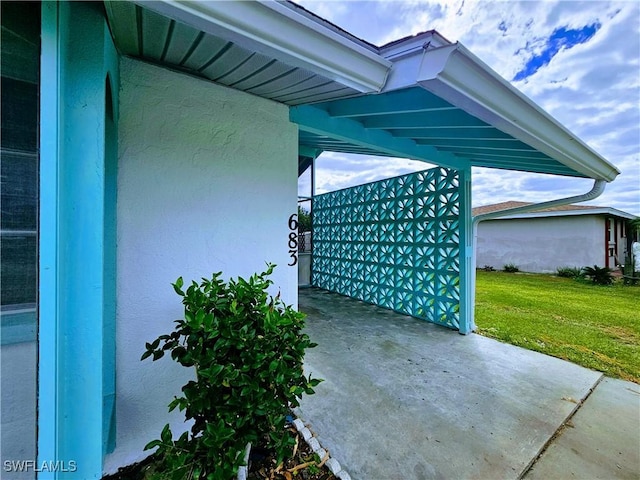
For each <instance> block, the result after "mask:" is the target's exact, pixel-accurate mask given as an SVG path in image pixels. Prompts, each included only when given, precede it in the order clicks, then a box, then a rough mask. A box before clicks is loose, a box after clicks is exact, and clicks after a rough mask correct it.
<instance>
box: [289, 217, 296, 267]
mask: <svg viewBox="0 0 640 480" xmlns="http://www.w3.org/2000/svg"><path fill="white" fill-rule="evenodd" d="M289 230H291V232H289V244H288V245H289V255H291V263H289V264H288V265H289V266H290V267H293V266H294V265H295V264H297V263H298V214H296V213H294V214H293V215H291V216H290V217H289Z"/></svg>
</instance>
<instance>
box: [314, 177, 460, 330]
mask: <svg viewBox="0 0 640 480" xmlns="http://www.w3.org/2000/svg"><path fill="white" fill-rule="evenodd" d="M459 180H460V179H459V175H458V172H457V171H455V170H449V169H446V168H434V169H431V170H426V171H423V172H418V173H412V174H409V175H405V176H402V177H397V178H391V179H387V180H382V181H379V182H374V183H369V184H366V185H360V186H357V187H353V188H348V189H344V190H338V191H336V192H331V193H327V194H323V195H318V196H316V197H315V198H314V202H313V257H312V258H313V261H312V262H313V263H312V279H311V283H312V285H314V286H317V287H319V288H323V289H325V290H329V291H332V292H336V293H340V294H342V295H347V296H350V297H353V298H356V299H359V300H363V301H365V302H368V303H372V304H375V305H378V306H381V307H385V308H389V309H392V310H395V311H397V312H400V313H404V314H407V315H411V316H414V317H417V318H421V319H424V320H428V321H430V322H434V323H437V324H440V325H444V326H447V327H450V328H455V329H457V328H458V327H459V320H460V314H459V311H460V289H459V285H460V246H459V238H460V236H459V228H460V222H459V214H460V190H459V189H460V181H459Z"/></svg>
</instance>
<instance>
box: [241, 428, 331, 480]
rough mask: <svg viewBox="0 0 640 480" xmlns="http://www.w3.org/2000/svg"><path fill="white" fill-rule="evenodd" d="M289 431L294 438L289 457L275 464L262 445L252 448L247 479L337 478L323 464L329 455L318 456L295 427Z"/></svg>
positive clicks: (317, 479)
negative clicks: (291, 453) (292, 448)
mask: <svg viewBox="0 0 640 480" xmlns="http://www.w3.org/2000/svg"><path fill="white" fill-rule="evenodd" d="M289 432H291V435H292V436H294V437H295V439H296V446H295V447H294V450H293V455H292V456H291V458H288V459H286V460H285V461H284V462H283V463H282V464H281V465H276V460H275V458H273V456H271V455H270V454H269V453H268V452H267V451H265V450H264V449H263V448H262V447H260V446H257V447H254V448H252V454H251V455H252V458H250V460H249V474H248V477H247V478H248V480H296V479H302V480H337V477H336V476H335V475H334V474H333V473H331V471H330V470H329V468H328V467H327V466H326V465H325V462H326V461H327V460H328V459H329V455H328V454H327V456H326V457H325V458H318V456H317V455H316V454H315V453H313V451H312V450H311V448H310V447H309V445H308V444H307V442H305V440H304V439H303V438H302V435H300V433H298V431H297V430H296V429H295V427H291V428H289Z"/></svg>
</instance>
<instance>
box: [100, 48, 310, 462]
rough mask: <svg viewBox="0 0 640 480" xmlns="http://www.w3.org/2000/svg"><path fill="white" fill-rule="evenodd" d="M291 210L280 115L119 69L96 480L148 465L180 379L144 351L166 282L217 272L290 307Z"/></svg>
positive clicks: (161, 324)
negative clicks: (100, 464) (114, 232)
mask: <svg viewBox="0 0 640 480" xmlns="http://www.w3.org/2000/svg"><path fill="white" fill-rule="evenodd" d="M296 211H297V128H296V126H295V125H293V124H291V123H290V122H289V121H288V110H287V108H286V107H284V106H282V105H279V104H276V103H273V102H270V101H266V100H263V99H260V98H258V97H254V96H251V95H248V94H245V93H242V92H238V91H235V90H231V89H228V88H225V87H222V86H218V85H214V84H211V83H208V82H205V81H202V80H199V79H196V78H192V77H189V76H186V75H182V74H179V73H175V72H171V71H168V70H164V69H161V68H158V67H155V66H151V65H148V64H145V63H142V62H139V61H135V60H131V59H127V58H123V59H122V60H121V91H120V118H119V173H118V261H117V266H118V296H117V301H118V306H117V312H118V313H117V367H116V368H117V387H116V388H117V390H116V392H117V393H116V412H117V440H116V449H115V451H114V452H113V453H112V454H111V455H109V456H108V457H107V459H106V462H105V471H106V472H107V473H109V472H113V471H115V470H116V469H117V468H118V467H121V466H123V465H126V464H130V463H132V462H135V461H137V460H140V459H141V458H144V457H145V456H146V455H148V453H149V452H143V451H142V448H143V446H144V445H145V444H146V443H147V442H148V441H150V440H152V439H154V438H158V435H159V434H160V431H161V429H162V427H163V425H164V424H165V423H166V422H167V421H169V419H171V421H172V423H173V425H172V427H173V428H174V433H176V432H177V433H178V434H179V433H181V432H182V431H183V430H185V429H186V428H185V427H186V426H185V425H184V424H182V421H181V419H182V415H181V414H180V413H176V414H174V415H171V416H170V415H169V414H168V413H167V404H168V403H169V402H170V401H171V400H172V398H173V396H174V394H176V393H179V392H180V387H181V386H182V385H183V384H184V383H185V382H186V381H187V380H188V375H186V374H185V371H184V370H185V369H184V368H183V367H180V366H178V365H177V364H175V362H172V361H171V360H170V359H169V358H166V357H165V358H163V359H162V360H160V361H158V362H151V361H150V360H145V361H144V362H141V361H140V355H141V354H142V353H143V351H144V344H145V342H146V341H151V340H153V339H155V338H156V337H157V336H158V335H160V334H162V333H167V332H169V331H170V330H171V329H172V328H173V320H175V319H176V318H179V317H180V316H181V314H182V305H181V303H180V298H179V297H178V296H177V295H176V294H175V293H174V292H173V288H172V287H171V285H170V283H171V282H173V281H175V279H176V278H177V277H178V276H181V275H182V276H183V277H184V279H185V282H188V281H189V280H191V279H196V280H199V279H200V278H201V277H203V276H209V275H211V273H212V272H216V271H222V272H224V276H225V277H226V278H228V277H230V276H234V277H235V276H238V275H242V276H246V275H250V274H251V273H253V272H255V271H259V270H261V269H263V268H264V267H265V262H267V261H269V262H274V263H276V264H277V265H278V268H277V269H276V271H275V273H274V276H273V277H272V278H273V280H274V282H275V285H274V293H275V292H276V291H277V290H278V289H279V290H280V291H281V292H282V297H283V299H284V300H285V301H286V302H287V303H291V304H294V305H295V306H297V281H298V278H297V267H288V266H287V264H288V263H289V261H290V257H289V254H288V246H287V241H288V235H289V230H288V222H287V220H288V218H289V216H290V215H291V214H292V213H295V212H296Z"/></svg>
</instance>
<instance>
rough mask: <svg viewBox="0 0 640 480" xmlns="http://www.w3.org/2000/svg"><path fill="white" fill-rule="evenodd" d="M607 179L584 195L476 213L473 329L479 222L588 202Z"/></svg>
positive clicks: (472, 322)
mask: <svg viewBox="0 0 640 480" xmlns="http://www.w3.org/2000/svg"><path fill="white" fill-rule="evenodd" d="M606 184H607V182H606V180H595V181H594V183H593V187H592V188H591V190H589V191H588V192H587V193H584V194H582V195H576V196H573V197H566V198H559V199H557V200H550V201H548V202H541V203H534V204H532V205H525V206H522V207H516V208H509V209H506V210H499V211H497V212H490V213H485V214H482V215H476V216H475V217H473V218H472V220H471V229H472V232H473V233H472V235H473V251H472V254H471V266H472V274H471V308H470V309H469V315H470V316H471V318H470V319H469V320H470V321H469V326H470V328H471V331H474V330H475V329H476V324H475V310H476V246H477V242H478V224H479V223H480V222H482V221H484V220H491V219H494V218H499V217H506V216H508V215H513V214H517V213H527V212H532V211H535V210H542V209H545V208H551V207H559V206H561V205H569V204H572V203H581V202H587V201H589V200H593V199H594V198H598V197H599V196H600V195H602V192H604V188H605V186H606Z"/></svg>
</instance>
